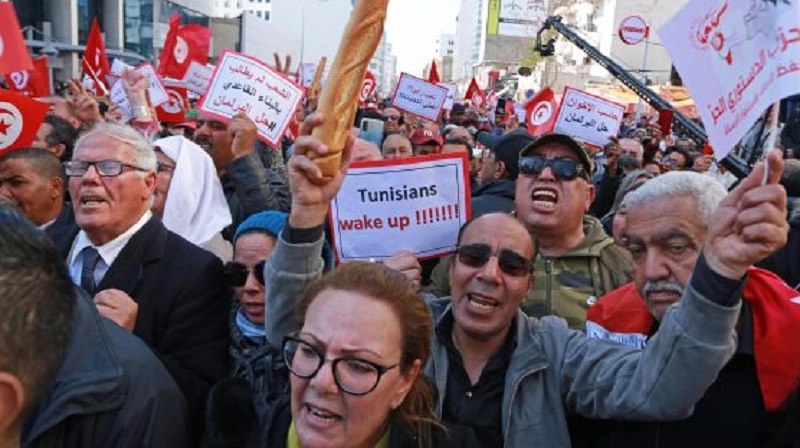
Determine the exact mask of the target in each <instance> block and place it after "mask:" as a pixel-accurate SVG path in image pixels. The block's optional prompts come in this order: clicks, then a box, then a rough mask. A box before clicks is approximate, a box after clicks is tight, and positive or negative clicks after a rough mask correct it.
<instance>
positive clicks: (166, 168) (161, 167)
mask: <svg viewBox="0 0 800 448" xmlns="http://www.w3.org/2000/svg"><path fill="white" fill-rule="evenodd" d="M173 171H175V165H170V164H169V163H164V162H156V172H157V173H171V172H173Z"/></svg>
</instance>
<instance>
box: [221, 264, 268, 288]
mask: <svg viewBox="0 0 800 448" xmlns="http://www.w3.org/2000/svg"><path fill="white" fill-rule="evenodd" d="M266 262H267V260H261V261H259V262H258V263H256V264H255V265H253V269H252V272H253V275H255V276H256V280H258V282H259V283H261V286H264V265H265V264H266ZM224 272H225V278H227V279H228V284H229V285H231V286H233V287H236V288H238V287H239V286H244V284H245V283H247V276H248V275H250V272H251V270H250V269H248V268H247V266H245V265H244V264H242V263H239V262H238V261H229V262H227V263H225V266H224Z"/></svg>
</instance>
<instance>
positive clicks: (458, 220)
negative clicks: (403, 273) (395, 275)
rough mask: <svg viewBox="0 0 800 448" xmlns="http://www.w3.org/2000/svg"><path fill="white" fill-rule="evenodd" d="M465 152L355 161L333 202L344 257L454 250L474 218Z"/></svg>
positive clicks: (337, 247) (336, 233)
mask: <svg viewBox="0 0 800 448" xmlns="http://www.w3.org/2000/svg"><path fill="white" fill-rule="evenodd" d="M468 167H469V161H468V160H467V156H466V154H440V155H433V156H426V157H412V158H406V159H395V160H391V161H389V160H383V161H377V162H366V163H354V164H353V165H352V166H351V167H350V169H349V170H348V171H347V177H345V179H344V183H343V184H342V189H341V190H340V191H339V194H338V195H336V198H335V199H334V200H333V203H332V204H331V211H330V219H331V228H332V229H333V240H334V249H335V251H336V257H337V259H338V260H339V261H340V262H347V261H356V260H369V259H375V260H385V259H387V258H389V257H391V256H392V255H393V254H395V253H397V252H398V251H400V250H404V249H405V250H409V251H411V252H413V253H414V254H415V255H416V256H417V257H418V258H429V257H435V256H439V255H442V254H445V253H448V252H452V251H453V250H455V248H456V243H457V239H458V229H459V228H461V226H462V225H463V224H464V223H465V222H466V221H467V220H468V219H469V216H470V208H469V207H470V206H469V204H470V195H469V171H468Z"/></svg>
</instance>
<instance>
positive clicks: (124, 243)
mask: <svg viewBox="0 0 800 448" xmlns="http://www.w3.org/2000/svg"><path fill="white" fill-rule="evenodd" d="M64 171H65V173H66V175H67V176H68V177H69V192H70V196H71V197H72V207H73V210H74V214H75V223H76V224H77V226H73V227H71V228H70V229H69V231H65V232H64V234H63V235H62V236H61V237H59V239H58V240H57V241H56V245H57V246H58V248H59V250H60V251H61V253H62V255H63V256H64V257H66V260H67V265H68V267H69V271H70V276H71V277H72V280H73V281H74V282H75V284H77V285H80V286H81V287H82V288H83V289H84V290H85V291H86V292H87V293H88V294H89V295H90V296H91V297H92V298H93V299H94V303H95V305H96V306H97V309H98V311H99V312H100V314H101V315H103V316H104V317H107V318H108V319H110V320H112V321H113V322H115V323H117V324H118V325H120V326H121V327H123V328H125V329H127V330H128V331H130V332H132V333H133V334H135V335H136V336H138V337H139V338H140V339H142V340H143V341H144V342H145V343H147V345H148V346H150V348H151V349H152V350H153V351H154V352H155V353H156V354H157V355H158V356H159V359H160V360H161V361H162V362H163V363H164V366H165V367H166V368H167V370H168V371H169V372H170V374H172V377H173V378H174V379H175V382H176V383H177V384H178V386H179V387H180V389H181V391H182V392H183V394H184V395H185V396H186V400H187V403H188V405H189V410H190V413H191V415H190V417H191V418H192V419H193V420H192V428H191V429H192V431H193V435H194V437H195V440H197V439H198V438H199V436H200V435H201V434H202V427H203V419H204V411H203V409H204V406H205V403H206V397H207V395H208V390H209V388H210V386H211V385H212V384H213V383H214V382H215V381H216V380H218V379H220V378H222V377H224V376H226V375H227V374H228V369H227V364H228V354H227V349H228V325H227V324H228V320H227V315H228V312H229V307H228V302H227V299H228V297H229V295H228V288H227V285H226V283H225V279H224V277H223V271H222V263H221V262H220V261H219V259H218V258H217V257H216V256H214V255H212V254H211V253H210V252H207V251H205V250H203V249H200V248H199V247H197V246H195V245H193V244H191V243H189V242H188V241H186V240H184V239H183V238H181V237H179V236H178V235H176V234H174V233H172V232H170V231H168V230H167V229H166V227H164V225H163V224H162V223H161V221H160V220H159V219H158V218H157V217H154V216H153V214H152V212H151V211H150V206H151V205H152V202H153V195H154V191H155V183H156V156H155V153H154V151H153V149H152V147H151V146H150V144H149V143H148V142H147V140H146V139H145V138H144V136H142V135H141V134H140V133H138V132H137V131H135V130H134V129H133V128H130V127H127V126H123V125H116V124H101V125H96V126H95V127H94V128H92V130H90V131H89V132H87V133H86V134H84V135H83V136H82V137H81V138H80V139H79V140H78V142H77V144H76V146H75V151H74V153H73V156H72V160H71V161H70V162H65V163H64Z"/></svg>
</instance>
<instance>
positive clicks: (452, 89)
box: [438, 82, 458, 110]
mask: <svg viewBox="0 0 800 448" xmlns="http://www.w3.org/2000/svg"><path fill="white" fill-rule="evenodd" d="M438 85H440V86H442V87H444V88H445V89H447V98H445V100H444V105H443V106H442V109H444V110H453V104H454V103H455V101H456V94H458V84H453V83H446V82H440V83H439V84H438Z"/></svg>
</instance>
